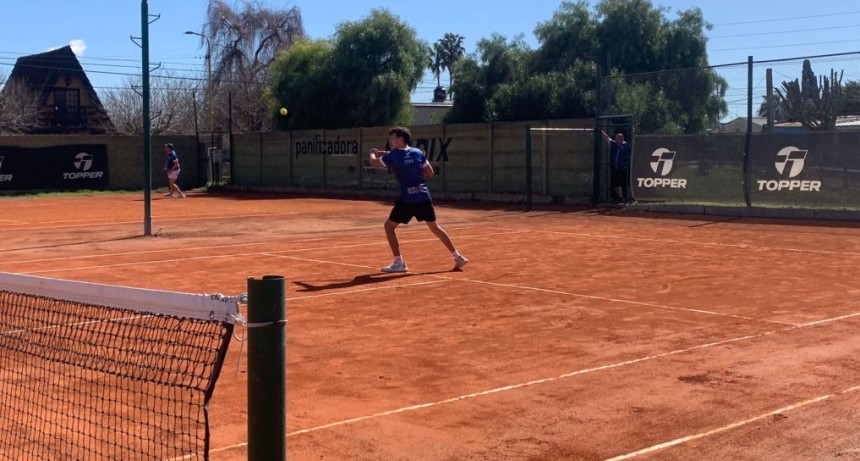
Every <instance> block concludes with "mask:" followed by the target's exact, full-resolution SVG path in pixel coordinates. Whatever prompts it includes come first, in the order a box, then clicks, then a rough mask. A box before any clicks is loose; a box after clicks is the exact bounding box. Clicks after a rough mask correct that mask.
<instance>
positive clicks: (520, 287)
mask: <svg viewBox="0 0 860 461" xmlns="http://www.w3.org/2000/svg"><path fill="white" fill-rule="evenodd" d="M459 280H461V281H463V282H472V283H479V284H482V285H492V286H499V287H506V288H516V289H518V290H524V291H539V292H542V293H550V294H559V295H566V296H574V297H577V298H583V299H593V300H597V301H606V302H612V303H621V304H631V305H634V306H646V307H655V308H658V309H667V310H676V311H684V312H693V313H696V314H706V315H715V316H718V317H731V318H735V319H740V320H746V321H752V322H765V323H775V324H777V325H790V326H797V324H795V323H789V322H780V321H778V320H767V319H756V318H752V317H744V316H742V315H734V314H724V313H721V312H715V311H708V310H704V309H692V308H687V307H674V306H664V305H662V304H653V303H645V302H640V301H630V300H627V299H617V298H606V297H603V296H595V295H585V294H581V293H571V292H567V291H561V290H551V289H547V288H537V287H530V286H525V285H514V284H511V283H498V282H485V281H483V280H472V279H459Z"/></svg>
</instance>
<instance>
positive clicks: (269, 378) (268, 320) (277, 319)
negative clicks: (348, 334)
mask: <svg viewBox="0 0 860 461" xmlns="http://www.w3.org/2000/svg"><path fill="white" fill-rule="evenodd" d="M286 298H287V297H286V289H285V283H284V277H282V276H278V275H264V276H263V278H262V279H261V280H255V279H254V278H248V313H247V319H248V325H247V326H248V461H279V460H286V459H287V341H286V340H287V329H286V318H287V301H286Z"/></svg>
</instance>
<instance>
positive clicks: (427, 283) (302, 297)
mask: <svg viewBox="0 0 860 461" xmlns="http://www.w3.org/2000/svg"><path fill="white" fill-rule="evenodd" d="M447 282H451V280H434V281H432V282H416V283H404V284H400V285H389V286H384V287H373V288H360V289H357V290H346V291H339V292H337V293H324V294H320V295H308V296H291V297H290V298H288V299H287V301H289V302H293V301H298V300H301V299H316V298H325V297H327V296H338V295H351V294H355V293H361V292H364V291H377V290H392V289H396V288H405V287H417V286H421V285H433V284H436V283H447Z"/></svg>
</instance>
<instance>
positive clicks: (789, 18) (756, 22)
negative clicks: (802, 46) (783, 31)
mask: <svg viewBox="0 0 860 461" xmlns="http://www.w3.org/2000/svg"><path fill="white" fill-rule="evenodd" d="M849 14H860V11H846V12H843V13H828V14H815V15H811V16H792V17H787V18H779V19H759V20H756V21H741V22H726V23H722V24H714V27H720V26H737V25H741V24H758V23H762V22H780V21H794V20H797V19H812V18H826V17H831V16H847V15H849Z"/></svg>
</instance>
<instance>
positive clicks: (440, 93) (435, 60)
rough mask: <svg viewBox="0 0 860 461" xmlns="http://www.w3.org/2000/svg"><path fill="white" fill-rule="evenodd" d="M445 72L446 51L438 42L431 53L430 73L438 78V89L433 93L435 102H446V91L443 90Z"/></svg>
mask: <svg viewBox="0 0 860 461" xmlns="http://www.w3.org/2000/svg"><path fill="white" fill-rule="evenodd" d="M443 70H445V49H444V48H442V44H441V43H439V42H436V43H435V44H433V48H432V50H431V53H430V71H431V72H433V76H434V77H436V89H435V90H434V91H433V102H442V101H444V100H445V89H444V88H442V71H443Z"/></svg>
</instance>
